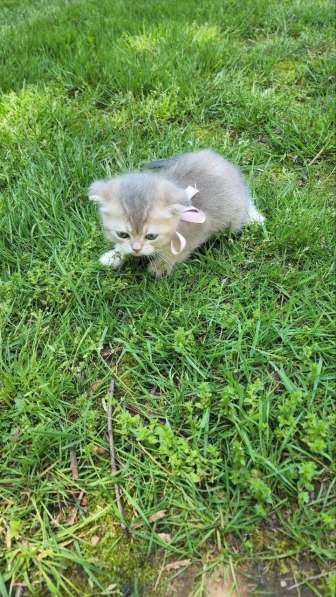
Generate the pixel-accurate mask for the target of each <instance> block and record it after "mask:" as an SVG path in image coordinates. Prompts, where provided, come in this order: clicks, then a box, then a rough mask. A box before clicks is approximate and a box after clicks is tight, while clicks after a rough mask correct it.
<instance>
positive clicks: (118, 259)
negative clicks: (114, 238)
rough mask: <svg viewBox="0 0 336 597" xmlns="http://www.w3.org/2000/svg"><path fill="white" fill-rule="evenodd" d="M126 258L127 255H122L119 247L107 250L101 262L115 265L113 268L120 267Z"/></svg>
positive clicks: (110, 265) (106, 264) (111, 265)
mask: <svg viewBox="0 0 336 597" xmlns="http://www.w3.org/2000/svg"><path fill="white" fill-rule="evenodd" d="M124 259H125V256H124V255H122V254H121V253H120V252H119V251H118V249H116V248H115V249H112V250H111V251H107V252H106V253H104V254H103V255H102V256H101V257H100V258H99V262H100V263H101V264H102V265H105V266H108V267H113V269H118V267H120V266H121V264H122V263H123V261H124Z"/></svg>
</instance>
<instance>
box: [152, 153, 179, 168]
mask: <svg viewBox="0 0 336 597" xmlns="http://www.w3.org/2000/svg"><path fill="white" fill-rule="evenodd" d="M178 159H179V158H178V156H174V157H172V158H168V159H163V160H154V161H153V162H148V163H147V164H144V165H143V168H146V169H147V168H148V170H155V169H156V168H170V166H173V165H174V164H175V163H176V162H177V160H178Z"/></svg>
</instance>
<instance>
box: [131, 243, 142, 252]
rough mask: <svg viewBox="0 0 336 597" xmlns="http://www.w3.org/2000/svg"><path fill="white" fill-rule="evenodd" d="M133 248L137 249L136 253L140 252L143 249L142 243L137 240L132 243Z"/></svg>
mask: <svg viewBox="0 0 336 597" xmlns="http://www.w3.org/2000/svg"><path fill="white" fill-rule="evenodd" d="M132 249H133V251H135V253H139V251H141V249H142V244H141V243H139V242H138V241H135V242H134V243H133V244H132Z"/></svg>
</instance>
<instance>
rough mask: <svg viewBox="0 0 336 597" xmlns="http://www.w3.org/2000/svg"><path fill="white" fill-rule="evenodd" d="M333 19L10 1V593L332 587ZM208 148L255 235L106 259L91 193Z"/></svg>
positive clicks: (5, 587)
mask: <svg viewBox="0 0 336 597" xmlns="http://www.w3.org/2000/svg"><path fill="white" fill-rule="evenodd" d="M333 10H334V6H333V2H332V1H331V0H330V1H329V0H306V1H300V0H284V1H283V2H278V1H276V0H246V1H245V2H239V1H238V0H226V1H222V0H203V1H202V2H198V1H197V0H179V1H178V2H174V1H172V0H156V1H154V0H138V1H137V2H132V0H114V1H112V0H99V1H98V0H73V1H71V0H54V1H52V2H50V1H49V2H47V1H46V0H2V2H1V5H0V47H1V56H2V57H1V62H0V86H1V89H2V96H1V100H0V144H1V147H0V160H1V170H0V193H1V194H0V220H1V224H0V226H1V237H0V256H1V270H2V272H1V282H0V306H1V311H0V326H1V335H0V342H1V354H2V356H1V363H0V369H1V380H0V396H1V404H0V416H1V419H0V429H1V442H2V446H1V464H0V467H1V470H0V478H1V480H0V498H1V499H0V594H1V595H2V596H3V597H8V596H10V595H13V596H14V595H15V596H20V595H28V594H29V595H34V596H35V595H36V596H43V597H44V596H45V595H49V594H50V595H60V596H66V595H71V596H74V595H77V594H81V595H85V596H89V595H93V596H94V595H103V594H106V595H108V594H119V595H120V594H124V595H127V594H128V595H134V596H136V595H140V594H144V595H145V594H146V595H149V594H151V591H153V586H154V584H155V582H156V581H157V577H158V574H159V570H160V567H161V562H165V563H168V562H171V561H177V560H185V559H188V560H189V559H190V560H191V563H192V564H193V565H194V566H195V565H196V567H199V570H200V578H201V576H202V574H201V573H202V571H203V572H204V571H205V570H207V569H208V568H215V567H216V566H217V565H221V566H224V567H230V569H234V570H236V571H237V572H238V573H243V574H249V575H252V577H253V574H254V573H255V574H258V575H259V576H260V575H263V574H264V575H266V576H267V574H282V575H286V574H287V573H288V574H290V575H291V578H294V580H295V582H297V583H301V582H302V583H303V584H302V585H301V588H300V590H302V591H304V590H306V591H307V592H306V593H304V592H303V593H302V595H326V594H329V595H333V594H334V593H333V591H336V576H335V558H336V550H335V542H336V527H335V520H336V476H335V472H336V469H335V447H336V442H335V437H336V415H335V384H334V382H335V364H334V363H335V361H334V360H333V359H334V358H335V343H334V339H335V338H334V333H335V326H334V316H335V303H334V292H335V288H334V277H333V240H334V224H335V219H334V215H335V212H334V204H333V199H332V197H333V196H332V186H333V182H334V179H333V161H332V155H333V154H332V151H333V140H334V138H333V129H332V117H333V108H332V100H333V95H334V87H333V85H334V82H335V78H334V71H333V68H332V67H333V64H332V56H331V54H332V51H333V44H334V40H333V36H334V28H333V18H334V16H333ZM205 147H212V148H213V149H215V150H217V151H219V152H220V153H222V154H223V155H225V156H226V157H227V158H229V159H232V160H233V161H235V162H237V163H238V164H239V165H240V167H241V168H242V170H243V172H244V173H245V175H246V177H247V179H248V181H249V184H250V186H251V188H252V189H253V194H254V196H255V198H256V202H257V205H258V207H259V208H260V210H261V211H262V213H264V214H265V215H266V217H267V222H266V225H265V227H256V226H255V227H250V228H248V229H246V230H245V231H244V233H243V235H242V237H241V238H240V239H232V238H229V237H228V236H227V235H222V236H220V237H218V238H215V239H213V240H212V241H210V242H209V243H208V244H207V245H206V246H204V247H203V248H201V250H199V251H198V252H197V253H196V254H195V255H193V257H192V259H191V260H190V261H188V262H187V263H185V264H181V265H179V266H178V267H177V268H176V270H175V271H174V273H173V274H172V275H171V276H170V277H168V278H164V279H161V280H159V281H157V280H155V279H154V278H152V277H151V276H150V274H148V273H147V272H146V271H145V269H144V268H143V266H142V265H141V264H139V263H137V262H134V261H133V262H132V261H130V262H129V263H128V264H127V265H126V266H125V267H124V268H123V269H122V270H121V271H113V270H109V269H104V268H102V267H101V266H100V265H99V263H98V257H99V256H100V254H101V253H102V252H103V251H104V250H106V249H107V248H108V245H107V244H106V241H105V240H104V238H103V235H102V232H101V228H100V225H99V222H98V219H97V215H96V212H95V209H94V206H93V205H92V204H90V203H89V201H88V200H87V197H86V193H87V187H88V185H89V184H90V182H92V180H93V179H94V178H97V177H104V176H109V175H112V174H115V173H119V172H121V171H125V170H128V169H134V168H138V167H140V166H141V164H143V163H144V162H146V161H148V160H149V159H152V158H159V157H166V156H170V155H172V154H176V153H180V152H184V151H189V150H192V149H198V148H205ZM112 379H114V380H115V384H116V390H115V394H114V397H113V399H112V407H113V413H114V417H113V423H114V439H115V444H116V451H117V457H118V465H119V472H118V473H117V475H115V474H114V475H112V474H111V472H110V462H109V454H108V441H107V419H106V413H105V411H104V408H103V404H104V400H105V402H106V401H108V400H111V399H110V397H109V395H108V390H109V386H110V383H111V380H112ZM70 450H72V452H74V453H75V454H76V456H77V461H78V478H76V477H77V475H76V474H74V473H75V472H76V471H74V467H72V469H71V467H70ZM116 481H118V482H119V484H120V487H121V491H122V496H123V501H124V506H125V516H126V522H127V525H128V527H129V530H130V535H129V537H124V536H123V533H122V532H121V530H120V519H119V515H118V509H117V506H116V501H115V495H114V486H115V482H116ZM158 512H159V513H162V517H161V518H160V516H158V517H157V518H159V519H158V520H156V521H155V516H154V520H152V519H151V517H152V516H153V515H154V514H156V513H158ZM155 554H156V555H155ZM158 560H160V562H159V563H158ZM177 572H178V571H177ZM163 576H164V575H163ZM161 585H162V583H161V584H160V583H157V589H156V590H155V591H154V593H155V594H160V593H162V592H164V591H165V589H164V587H163V586H161ZM266 586H267V582H266ZM118 590H119V591H121V593H120V592H119V593H118V592H117V591H118ZM297 591H298V592H297ZM297 591H296V590H294V591H291V592H289V593H288V594H289V595H290V594H293V595H296V594H298V595H300V593H299V589H298V590H297ZM168 594H169V593H168ZM272 594H274V595H280V589H279V592H276V590H275V592H274V593H272ZM286 594H287V593H286Z"/></svg>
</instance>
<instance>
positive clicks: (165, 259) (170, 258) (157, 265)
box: [147, 248, 192, 278]
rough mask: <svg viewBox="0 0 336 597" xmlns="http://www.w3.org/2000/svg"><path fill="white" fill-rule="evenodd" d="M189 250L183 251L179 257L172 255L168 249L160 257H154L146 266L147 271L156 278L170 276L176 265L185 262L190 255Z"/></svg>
mask: <svg viewBox="0 0 336 597" xmlns="http://www.w3.org/2000/svg"><path fill="white" fill-rule="evenodd" d="M191 252H192V251H191V249H190V248H189V249H185V250H184V251H183V252H182V253H180V254H179V255H173V254H172V253H171V251H170V248H169V249H167V251H165V252H162V253H161V254H160V255H156V256H155V257H154V259H153V261H151V263H150V264H149V266H148V268H147V269H148V271H149V272H151V273H152V274H155V275H156V276H157V277H158V278H160V277H161V276H164V275H168V274H170V272H171V271H172V269H173V268H174V267H175V265H176V263H179V262H181V261H185V260H186V259H187V258H188V257H189V255H190V254H191Z"/></svg>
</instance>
